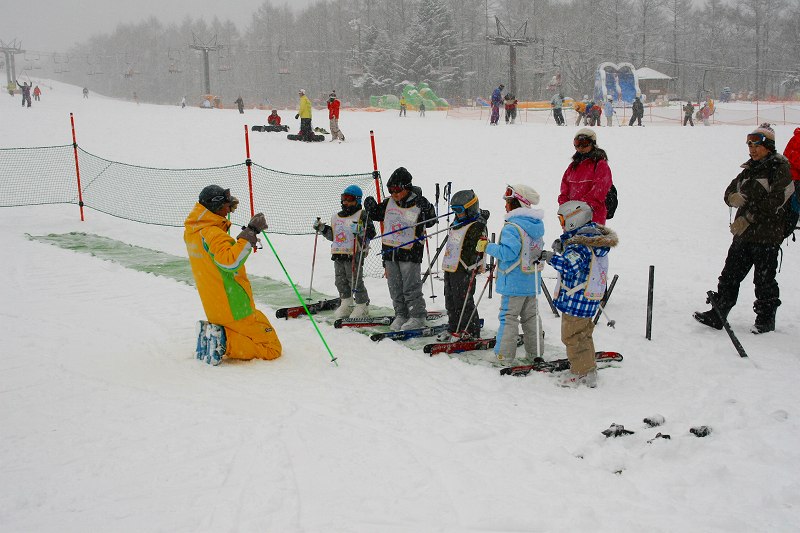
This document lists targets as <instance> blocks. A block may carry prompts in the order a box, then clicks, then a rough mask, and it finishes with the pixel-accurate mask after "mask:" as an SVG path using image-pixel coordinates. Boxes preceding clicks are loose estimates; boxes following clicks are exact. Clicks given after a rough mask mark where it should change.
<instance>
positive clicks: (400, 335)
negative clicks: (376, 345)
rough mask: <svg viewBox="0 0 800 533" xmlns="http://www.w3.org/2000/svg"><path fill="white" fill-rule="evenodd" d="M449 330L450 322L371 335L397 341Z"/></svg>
mask: <svg viewBox="0 0 800 533" xmlns="http://www.w3.org/2000/svg"><path fill="white" fill-rule="evenodd" d="M480 325H481V327H483V319H482V318H481V319H480ZM447 330H448V324H437V325H436V326H428V327H426V328H419V329H407V330H405V331H402V330H401V331H387V332H381V333H373V334H372V335H370V336H369V338H370V339H372V340H373V341H375V342H378V341H382V340H383V339H392V340H395V341H406V340H408V339H416V338H418V337H433V336H434V335H438V334H439V333H443V332H445V331H447Z"/></svg>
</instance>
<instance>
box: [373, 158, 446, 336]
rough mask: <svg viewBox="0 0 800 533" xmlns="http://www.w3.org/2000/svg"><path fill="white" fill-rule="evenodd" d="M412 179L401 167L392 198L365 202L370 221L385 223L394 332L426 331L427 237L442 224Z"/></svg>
mask: <svg viewBox="0 0 800 533" xmlns="http://www.w3.org/2000/svg"><path fill="white" fill-rule="evenodd" d="M411 179H412V177H411V173H410V172H409V171H408V170H406V169H405V168H404V167H399V168H397V169H396V170H395V171H394V172H392V175H391V177H390V178H389V181H388V182H386V186H387V188H388V189H389V195H390V196H389V198H386V199H385V200H383V202H381V203H380V204H378V203H377V202H376V201H375V199H374V198H373V197H371V196H367V197H366V198H365V199H364V209H366V210H367V213H369V218H370V220H375V221H378V222H380V221H383V222H384V227H385V228H386V233H384V234H383V235H382V236H381V244H382V246H383V248H382V254H383V264H384V267H385V268H386V281H387V282H388V284H389V295H390V296H391V297H392V306H393V307H394V314H395V318H394V321H393V322H392V324H391V329H392V331H399V330H400V329H403V330H409V329H418V328H422V327H425V318H426V316H427V314H428V313H427V310H426V309H425V297H424V296H423V295H422V277H421V272H420V270H421V269H420V265H421V264H422V254H423V252H424V250H425V243H424V242H423V241H424V240H425V237H424V236H423V234H424V232H425V228H430V227H431V226H434V225H436V224H437V222H438V220H437V219H436V210H435V209H434V207H433V205H431V203H430V202H429V201H428V200H427V198H425V197H424V196H422V189H420V188H419V187H415V186H413V185H412V184H411ZM423 222H424V224H423Z"/></svg>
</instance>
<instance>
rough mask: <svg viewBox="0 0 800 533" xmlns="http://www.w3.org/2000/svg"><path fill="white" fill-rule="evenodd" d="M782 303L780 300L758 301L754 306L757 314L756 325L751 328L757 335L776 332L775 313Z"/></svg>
mask: <svg viewBox="0 0 800 533" xmlns="http://www.w3.org/2000/svg"><path fill="white" fill-rule="evenodd" d="M780 304H781V301H780V300H779V299H778V298H770V299H769V300H756V303H754V304H753V311H755V312H756V323H755V324H753V327H752V328H750V331H751V332H752V333H754V334H755V335H759V334H761V333H768V332H770V331H775V313H776V312H777V311H778V306H779V305H780Z"/></svg>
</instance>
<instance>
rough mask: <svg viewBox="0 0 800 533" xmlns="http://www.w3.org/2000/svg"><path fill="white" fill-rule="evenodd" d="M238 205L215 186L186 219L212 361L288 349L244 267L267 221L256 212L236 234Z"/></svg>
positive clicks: (201, 342) (202, 344)
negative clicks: (231, 231)
mask: <svg viewBox="0 0 800 533" xmlns="http://www.w3.org/2000/svg"><path fill="white" fill-rule="evenodd" d="M238 204H239V200H237V199H236V197H233V196H231V192H230V189H223V188H222V187H220V186H219V185H209V186H207V187H205V188H204V189H203V190H202V191H201V192H200V197H199V200H198V202H197V204H195V206H194V208H193V209H192V211H191V213H189V216H188V217H186V221H185V222H184V228H185V230H184V233H183V240H184V242H186V249H187V251H188V253H189V264H190V265H191V267H192V275H193V276H194V280H195V285H196V286H197V292H198V293H199V294H200V300H201V302H202V303H203V309H204V310H205V313H206V317H207V318H208V321H203V320H201V321H200V322H199V323H198V338H197V349H196V357H197V359H200V360H203V361H205V362H206V363H209V364H211V365H218V364H220V363H221V362H222V359H223V357H224V358H228V359H244V360H250V359H277V358H278V357H280V356H281V351H282V347H281V343H280V340H278V335H277V333H275V330H274V329H273V328H272V324H270V322H269V320H268V319H267V317H266V316H264V313H262V312H261V311H259V310H258V309H256V306H255V301H254V300H253V291H252V289H251V288H250V281H249V280H248V279H247V272H246V270H245V267H244V263H245V261H246V260H247V258H248V257H249V256H250V252H251V250H253V248H256V247H257V245H258V235H259V234H260V233H261V232H262V231H264V230H265V229H267V221H266V219H265V218H264V214H263V213H258V214H256V215H255V216H254V217H253V218H252V219H251V220H250V222H249V223H248V225H247V226H243V227H242V231H241V233H239V235H237V237H236V238H235V239H234V238H233V237H231V236H230V235H228V230H229V229H230V227H231V222H230V221H229V220H228V219H227V218H226V217H227V215H228V214H229V213H232V212H233V211H235V210H236V207H237V206H238Z"/></svg>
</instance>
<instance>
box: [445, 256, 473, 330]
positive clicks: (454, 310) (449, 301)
mask: <svg viewBox="0 0 800 533" xmlns="http://www.w3.org/2000/svg"><path fill="white" fill-rule="evenodd" d="M470 277H471V273H470V272H467V271H466V270H463V269H459V270H457V271H456V272H445V273H444V306H445V309H447V330H448V331H450V332H451V333H457V332H458V320H459V318H461V309H462V307H463V309H464V317H463V318H461V331H466V332H467V333H469V334H470V335H472V336H473V337H479V336H480V334H481V323H480V317H479V316H478V311H477V310H475V283H476V280H475V279H473V280H472V284H471V286H470V282H469V280H470ZM464 302H466V305H465V304H464ZM473 311H475V314H474V315H472V312H473ZM470 315H472V321H471V322H470V323H469V324H467V320H469V317H470Z"/></svg>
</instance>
